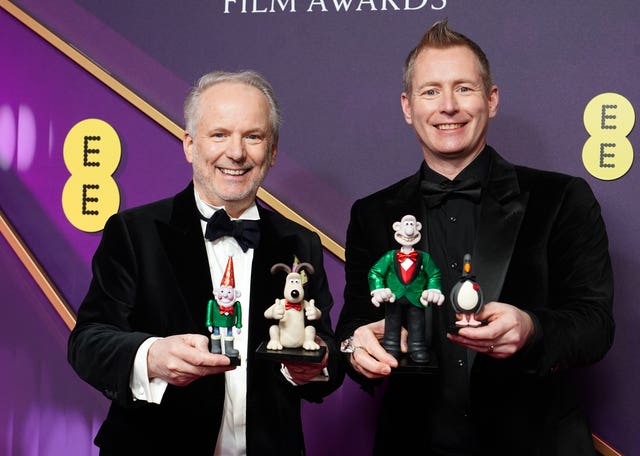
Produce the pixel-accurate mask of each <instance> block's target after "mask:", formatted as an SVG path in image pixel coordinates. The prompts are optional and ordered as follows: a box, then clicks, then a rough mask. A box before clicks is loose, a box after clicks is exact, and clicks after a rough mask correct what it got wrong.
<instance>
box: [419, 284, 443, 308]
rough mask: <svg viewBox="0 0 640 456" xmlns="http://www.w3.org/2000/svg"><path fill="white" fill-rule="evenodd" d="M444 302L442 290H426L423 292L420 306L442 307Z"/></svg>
mask: <svg viewBox="0 0 640 456" xmlns="http://www.w3.org/2000/svg"><path fill="white" fill-rule="evenodd" d="M443 302H444V295H443V294H442V292H441V291H440V290H437V289H435V288H434V289H429V290H424V291H423V292H422V296H420V304H422V305H423V306H425V307H426V306H428V305H429V304H435V305H437V306H441V305H442V303H443Z"/></svg>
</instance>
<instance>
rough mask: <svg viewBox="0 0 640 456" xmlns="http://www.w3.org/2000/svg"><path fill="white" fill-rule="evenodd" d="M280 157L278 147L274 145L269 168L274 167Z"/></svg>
mask: <svg viewBox="0 0 640 456" xmlns="http://www.w3.org/2000/svg"><path fill="white" fill-rule="evenodd" d="M277 156H278V145H277V144H274V145H273V146H271V159H270V161H269V167H272V166H273V165H275V164H276V157H277Z"/></svg>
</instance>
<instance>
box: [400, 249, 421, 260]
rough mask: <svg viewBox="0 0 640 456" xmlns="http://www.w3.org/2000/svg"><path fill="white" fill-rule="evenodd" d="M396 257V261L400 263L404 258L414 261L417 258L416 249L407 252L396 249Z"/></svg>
mask: <svg viewBox="0 0 640 456" xmlns="http://www.w3.org/2000/svg"><path fill="white" fill-rule="evenodd" d="M396 257H397V258H398V261H399V262H400V263H402V262H403V261H404V260H407V259H409V260H411V261H416V259H417V258H418V251H417V250H413V251H411V252H409V253H404V252H402V251H401V250H398V254H397V256H396Z"/></svg>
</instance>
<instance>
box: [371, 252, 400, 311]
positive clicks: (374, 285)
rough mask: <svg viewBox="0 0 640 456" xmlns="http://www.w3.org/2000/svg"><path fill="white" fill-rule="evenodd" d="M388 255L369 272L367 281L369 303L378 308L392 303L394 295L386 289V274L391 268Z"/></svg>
mask: <svg viewBox="0 0 640 456" xmlns="http://www.w3.org/2000/svg"><path fill="white" fill-rule="evenodd" d="M391 261H392V256H391V258H390V253H387V254H385V255H383V256H382V257H381V258H380V259H379V260H378V261H377V262H376V264H374V265H373V266H372V267H371V269H370V270H369V275H368V280H369V288H370V289H371V302H372V303H373V305H374V306H376V307H379V306H380V304H382V303H383V302H394V301H395V300H396V295H395V294H394V293H393V291H391V288H388V286H389V284H388V283H387V274H389V269H390V267H391Z"/></svg>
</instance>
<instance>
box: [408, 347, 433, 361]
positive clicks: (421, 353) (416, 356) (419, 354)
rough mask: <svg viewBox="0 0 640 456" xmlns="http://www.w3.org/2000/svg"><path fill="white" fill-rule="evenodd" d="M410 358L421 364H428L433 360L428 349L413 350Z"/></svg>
mask: <svg viewBox="0 0 640 456" xmlns="http://www.w3.org/2000/svg"><path fill="white" fill-rule="evenodd" d="M409 358H411V361H413V362H414V363H419V364H427V363H428V362H429V361H431V356H429V352H428V351H427V350H416V351H413V352H411V353H409Z"/></svg>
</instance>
